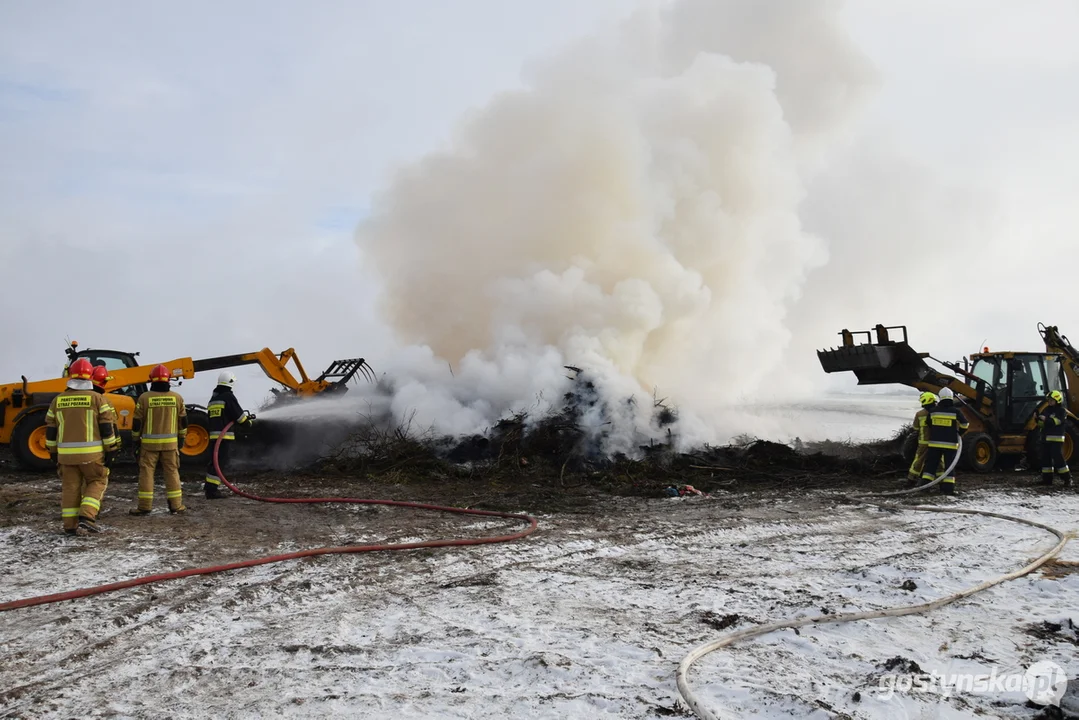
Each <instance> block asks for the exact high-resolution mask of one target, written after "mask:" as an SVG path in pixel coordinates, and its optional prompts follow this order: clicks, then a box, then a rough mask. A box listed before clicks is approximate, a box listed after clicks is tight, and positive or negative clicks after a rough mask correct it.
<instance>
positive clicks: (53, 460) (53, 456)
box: [49, 452, 59, 465]
mask: <svg viewBox="0 0 1079 720" xmlns="http://www.w3.org/2000/svg"><path fill="white" fill-rule="evenodd" d="M49 462H51V463H52V464H53V465H56V464H57V462H59V460H58V458H57V456H56V453H54V452H51V453H49Z"/></svg>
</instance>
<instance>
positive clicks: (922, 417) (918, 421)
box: [914, 405, 936, 445]
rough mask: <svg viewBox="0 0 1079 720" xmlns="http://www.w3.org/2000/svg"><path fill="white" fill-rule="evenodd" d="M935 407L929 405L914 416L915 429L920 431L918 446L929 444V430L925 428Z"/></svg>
mask: <svg viewBox="0 0 1079 720" xmlns="http://www.w3.org/2000/svg"><path fill="white" fill-rule="evenodd" d="M934 407H936V406H935V405H929V406H927V407H924V408H922V409H921V410H919V411H918V412H916V413H915V414H914V429H915V430H917V431H918V444H919V445H928V444H929V428H927V427H926V426H925V421H926V420H928V419H929V413H931V412H932V411H933V408H934Z"/></svg>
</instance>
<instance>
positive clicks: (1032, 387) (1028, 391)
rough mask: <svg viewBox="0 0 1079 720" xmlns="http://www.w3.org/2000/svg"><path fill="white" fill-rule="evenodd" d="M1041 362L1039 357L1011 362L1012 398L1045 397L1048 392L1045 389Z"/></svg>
mask: <svg viewBox="0 0 1079 720" xmlns="http://www.w3.org/2000/svg"><path fill="white" fill-rule="evenodd" d="M1041 360H1042V359H1041V358H1039V357H1027V358H1022V359H1019V358H1016V359H1014V360H1012V361H1011V363H1010V364H1011V367H1012V397H1023V398H1034V397H1037V398H1041V397H1045V395H1046V393H1047V392H1048V391H1047V390H1046V389H1045V377H1044V376H1043V375H1042V363H1041Z"/></svg>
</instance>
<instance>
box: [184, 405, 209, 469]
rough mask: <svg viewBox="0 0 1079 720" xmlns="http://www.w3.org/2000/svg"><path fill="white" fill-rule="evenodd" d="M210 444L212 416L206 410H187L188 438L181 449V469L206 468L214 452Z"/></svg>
mask: <svg viewBox="0 0 1079 720" xmlns="http://www.w3.org/2000/svg"><path fill="white" fill-rule="evenodd" d="M213 449H214V448H213V445H212V444H211V443H210V416H209V415H207V414H206V412H205V411H204V410H195V409H192V408H188V410H187V438H186V439H185V440H184V446H183V447H182V448H181V449H180V466H181V467H196V466H197V467H199V468H200V469H202V468H205V467H206V465H207V464H208V463H209V462H210V455H211V453H212V452H213Z"/></svg>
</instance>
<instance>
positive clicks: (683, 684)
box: [677, 438, 1072, 720]
mask: <svg viewBox="0 0 1079 720" xmlns="http://www.w3.org/2000/svg"><path fill="white" fill-rule="evenodd" d="M962 449H963V440H962V438H960V439H959V448H958V449H957V450H956V453H955V459H954V460H952V464H951V465H949V466H948V468H947V469H946V470H945V471H944V472H943V473H941V474H940V475H939V476H938V477H937V478H936V479H935V480H933V481H931V482H929V483H926V484H925V485H920V486H918V487H915V488H911V489H909V490H897V491H893V492H885V493H871V494H865V495H853V496H849V497H850V499H851V500H856V501H858V502H862V503H865V504H866V505H873V506H875V507H882V508H888V509H890V510H919V511H922V512H940V513H955V514H959V515H984V516H986V517H992V518H999V519H1001V520H1008V521H1010V522H1016V523H1022V524H1023V525H1029V526H1030V527H1035V528H1039V529H1041V530H1045V531H1046V532H1049V533H1052V534H1053V535H1055V536H1056V537H1057V540H1058V542H1057V544H1056V545H1054V546H1053V548H1052V549H1050V550H1048V551H1047V552H1045V553H1044V554H1042V555H1041V556H1040V557H1039V558H1038V559H1037V560H1035V561H1034V562H1032V563H1030V564H1029V565H1027V566H1026V567H1024V568H1021V569H1019V570H1016V571H1014V572H1011V573H1008V574H1007V575H1002V576H1000V577H998V578H995V579H993V580H987V581H986V582H983V583H982V584H980V585H977V586H975V587H972V588H968V589H966V590H962V591H960V592H957V593H955V594H953V595H948V596H946V597H942V598H938V599H937V600H933V601H931V602H927V603H922V604H921V605H904V606H900V607H894V608H887V609H885V610H870V611H867V612H859V613H846V614H844V615H818V616H816V617H808V618H802V619H800V620H784V621H780V622H774V623H768V624H767V625H759V626H757V627H754V628H749V629H747V630H741V631H738V632H734V633H730V634H729V635H725V636H723V637H720V638H718V639H716V640H712V641H711V642H708V643H705V644H704V645H701V646H699V647H697V648H696V649H694V650H693V651H692V652H690V653H689V654H688V655H686V656H685V658H683V660H682V662H681V663H679V665H678V675H677V680H678V692H679V693H681V695H682V699H683V700H685V702H686V704H687V705H689V707H690V709H691V710H693V712H694V713H695V714H696V715H697V717H699V718H702V720H720V717H721V716H720V715H718V714H716V713H714V712H712V711H711V710H709V709H708V708H706V707H704V706H703V705H702V704H701V701H700V700H699V699H698V698H697V696H696V695H694V694H693V690H692V689H691V688H690V687H689V680H688V679H687V675H688V673H689V668H690V666H691V665H692V664H693V663H694V662H696V661H697V660H699V659H701V658H702V657H704V656H705V655H707V654H708V653H710V652H712V651H714V650H719V649H720V648H723V647H727V646H728V645H731V644H733V643H735V642H738V641H739V640H746V639H749V638H753V637H759V636H761V635H766V634H767V633H770V632H773V631H775V630H783V629H785V628H797V627H803V626H805V625H825V624H829V623H844V622H852V621H854V620H874V619H876V618H885V617H902V616H904V615H915V614H917V613H923V612H927V611H929V610H936V609H937V608H940V607H943V606H945V605H948V604H950V603H953V602H955V601H957V600H961V599H963V598H965V597H970V596H971V595H974V594H975V593H979V592H982V591H983V590H987V589H989V588H991V587H993V586H994V585H999V584H1001V583H1004V582H1008V581H1009V580H1015V579H1016V578H1020V577H1022V576H1024V575H1027V574H1029V573H1031V572H1033V571H1034V570H1037V569H1038V568H1039V567H1041V566H1042V565H1044V564H1045V563H1047V562H1049V561H1050V560H1051V559H1053V558H1054V557H1056V556H1057V555H1058V554H1059V553H1060V551H1061V550H1063V549H1064V546H1065V545H1066V544H1067V543H1068V540H1069V539H1070V538H1071V536H1072V535H1071V534H1068V533H1064V532H1061V531H1060V530H1057V529H1056V528H1051V527H1049V526H1048V525H1043V524H1042V523H1038V522H1034V521H1032V520H1026V519H1024V518H1020V517H1014V516H1012V515H1002V514H1000V513H994V512H989V511H987V510H963V509H960V508H947V507H938V506H934V505H914V506H909V507H906V506H900V505H894V504H888V503H876V502H869V501H867V500H864V499H863V498H868V497H890V496H895V495H909V494H912V493H916V492H921V491H922V490H927V489H929V488H931V487H933V486H934V485H937V484H939V483H940V481H941V480H943V479H944V478H946V477H948V475H950V474H951V472H952V471H953V470H954V469H955V466H956V464H958V462H959V455H960V453H961V452H962ZM727 717H733V716H727Z"/></svg>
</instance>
